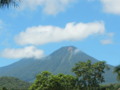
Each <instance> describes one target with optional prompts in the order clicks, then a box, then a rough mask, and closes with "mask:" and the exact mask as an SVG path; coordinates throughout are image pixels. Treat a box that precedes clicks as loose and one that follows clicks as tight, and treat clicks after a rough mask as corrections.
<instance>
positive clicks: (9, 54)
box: [0, 46, 44, 59]
mask: <svg viewBox="0 0 120 90" xmlns="http://www.w3.org/2000/svg"><path fill="white" fill-rule="evenodd" d="M43 56H44V52H43V51H42V50H39V49H37V48H36V47H34V46H29V47H25V48H19V49H5V50H3V51H2V53H0V57H4V58H12V59H17V58H36V59H39V58H41V57H43Z"/></svg>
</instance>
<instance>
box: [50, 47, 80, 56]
mask: <svg viewBox="0 0 120 90" xmlns="http://www.w3.org/2000/svg"><path fill="white" fill-rule="evenodd" d="M76 51H79V49H77V48H76V47H74V46H64V47H62V48H60V49H58V50H56V51H55V52H53V53H52V55H56V54H57V55H59V54H63V55H65V54H67V53H73V52H76Z"/></svg>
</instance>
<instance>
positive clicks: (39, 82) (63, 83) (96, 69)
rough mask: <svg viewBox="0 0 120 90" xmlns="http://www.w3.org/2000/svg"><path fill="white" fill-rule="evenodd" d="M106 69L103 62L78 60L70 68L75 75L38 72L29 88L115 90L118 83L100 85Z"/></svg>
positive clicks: (46, 89)
mask: <svg viewBox="0 0 120 90" xmlns="http://www.w3.org/2000/svg"><path fill="white" fill-rule="evenodd" d="M105 69H108V67H107V66H106V64H105V62H97V63H94V64H92V63H91V61H90V60H89V61H87V62H78V63H77V64H76V65H75V66H74V67H73V69H72V71H73V72H74V73H75V75H76V76H71V75H65V74H57V75H53V74H52V73H50V72H47V71H45V72H42V73H41V74H38V75H37V77H36V80H35V82H34V83H33V84H32V85H31V87H30V88H29V90H117V89H118V88H120V84H110V85H102V86H101V83H103V82H105V80H104V76H103V73H105V72H104V70H105Z"/></svg>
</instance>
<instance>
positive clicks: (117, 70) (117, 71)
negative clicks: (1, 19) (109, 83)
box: [114, 65, 120, 80]
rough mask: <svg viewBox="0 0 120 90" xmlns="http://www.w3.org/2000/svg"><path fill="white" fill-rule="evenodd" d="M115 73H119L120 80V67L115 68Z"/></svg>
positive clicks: (119, 78)
mask: <svg viewBox="0 0 120 90" xmlns="http://www.w3.org/2000/svg"><path fill="white" fill-rule="evenodd" d="M114 72H115V73H117V79H118V80H120V65H118V66H117V67H115V69H114Z"/></svg>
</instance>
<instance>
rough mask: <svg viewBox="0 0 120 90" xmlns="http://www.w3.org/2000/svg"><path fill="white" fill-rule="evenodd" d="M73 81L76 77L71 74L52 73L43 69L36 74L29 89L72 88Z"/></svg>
mask: <svg viewBox="0 0 120 90" xmlns="http://www.w3.org/2000/svg"><path fill="white" fill-rule="evenodd" d="M75 81H76V78H75V77H73V76H71V75H64V74H58V75H53V74H51V73H50V72H47V71H45V72H42V73H41V74H39V75H37V77H36V81H35V82H34V83H33V85H32V86H31V87H30V90H73V88H74V87H75Z"/></svg>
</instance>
